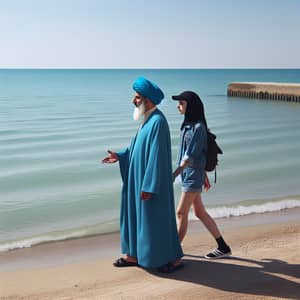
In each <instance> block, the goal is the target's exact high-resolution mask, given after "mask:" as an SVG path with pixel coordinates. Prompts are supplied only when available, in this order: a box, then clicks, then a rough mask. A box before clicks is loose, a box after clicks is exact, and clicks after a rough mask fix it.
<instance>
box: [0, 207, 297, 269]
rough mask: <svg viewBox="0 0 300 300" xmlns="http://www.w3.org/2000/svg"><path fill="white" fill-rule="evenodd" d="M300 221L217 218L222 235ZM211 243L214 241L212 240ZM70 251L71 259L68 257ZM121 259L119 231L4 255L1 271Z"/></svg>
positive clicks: (276, 216)
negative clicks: (228, 232) (225, 232)
mask: <svg viewBox="0 0 300 300" xmlns="http://www.w3.org/2000/svg"><path fill="white" fill-rule="evenodd" d="M299 219H300V207H296V208H289V209H284V210H281V211H275V212H266V213H254V214H249V215H244V216H234V217H226V218H218V219H215V221H216V223H217V224H218V227H219V229H220V231H221V232H223V231H226V230H230V229H234V228H243V227H249V226H253V225H266V224H277V223H285V222H293V221H297V220H299ZM204 232H206V228H205V227H204V225H203V224H202V223H201V222H199V221H198V220H194V219H192V212H190V220H189V227H188V233H187V234H188V235H189V234H194V233H204ZM208 240H211V238H210V237H208ZM66 252H68V256H67V257H66V255H65V254H66ZM118 256H120V243H119V232H113V233H107V234H99V235H93V236H86V237H81V238H73V239H67V240H62V241H53V242H45V243H41V244H37V245H33V246H31V247H28V248H20V249H14V250H9V251H4V252H0V272H7V271H18V270H26V269H35V268H45V267H54V266H60V265H66V264H70V263H78V262H82V261H88V260H92V259H108V258H112V259H114V257H118Z"/></svg>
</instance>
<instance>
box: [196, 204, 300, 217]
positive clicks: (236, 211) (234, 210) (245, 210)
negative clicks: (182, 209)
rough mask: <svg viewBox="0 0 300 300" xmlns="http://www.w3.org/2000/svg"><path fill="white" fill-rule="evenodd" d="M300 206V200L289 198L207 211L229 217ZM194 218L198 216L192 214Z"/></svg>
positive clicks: (218, 215)
mask: <svg viewBox="0 0 300 300" xmlns="http://www.w3.org/2000/svg"><path fill="white" fill-rule="evenodd" d="M295 207H300V200H296V199H289V200H281V201H276V202H274V201H273V202H265V203H262V204H256V205H249V206H246V205H239V206H232V207H228V206H220V207H215V208H209V209H207V212H208V213H209V214H210V215H211V217H213V218H228V217H237V216H245V215H250V214H255V213H266V212H274V211H280V210H283V209H287V208H295ZM192 219H196V217H194V216H192Z"/></svg>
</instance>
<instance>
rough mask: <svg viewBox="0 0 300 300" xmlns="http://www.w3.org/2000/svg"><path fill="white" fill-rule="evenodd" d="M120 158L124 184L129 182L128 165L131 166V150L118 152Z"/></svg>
mask: <svg viewBox="0 0 300 300" xmlns="http://www.w3.org/2000/svg"><path fill="white" fill-rule="evenodd" d="M117 155H118V158H119V166H120V173H121V177H122V180H123V182H126V181H127V174H128V165H129V149H128V148H125V149H123V150H122V151H119V152H117Z"/></svg>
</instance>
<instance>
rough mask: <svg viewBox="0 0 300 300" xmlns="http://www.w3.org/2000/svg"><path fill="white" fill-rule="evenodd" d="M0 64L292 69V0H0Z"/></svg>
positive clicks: (296, 51)
mask: <svg viewBox="0 0 300 300" xmlns="http://www.w3.org/2000/svg"><path fill="white" fill-rule="evenodd" d="M0 40H1V44H0V45H1V47H0V68H11V67H12V68H47V67H50V68H300V0H249V1H248V0H215V1H213V0H207V1H204V0H182V1H179V0H173V1H172V0H169V1H166V0H152V1H142V0H140V1H138V0H132V1H130V0H128V1H126V0H123V1H121V0H105V1H104V0H0Z"/></svg>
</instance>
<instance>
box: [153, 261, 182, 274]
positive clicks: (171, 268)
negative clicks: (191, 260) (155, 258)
mask: <svg viewBox="0 0 300 300" xmlns="http://www.w3.org/2000/svg"><path fill="white" fill-rule="evenodd" d="M183 267H184V264H183V262H181V263H179V264H178V265H174V264H173V263H167V264H165V265H163V266H161V267H159V268H157V271H158V272H160V273H165V274H169V273H172V272H174V271H176V270H179V269H182V268H183Z"/></svg>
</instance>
